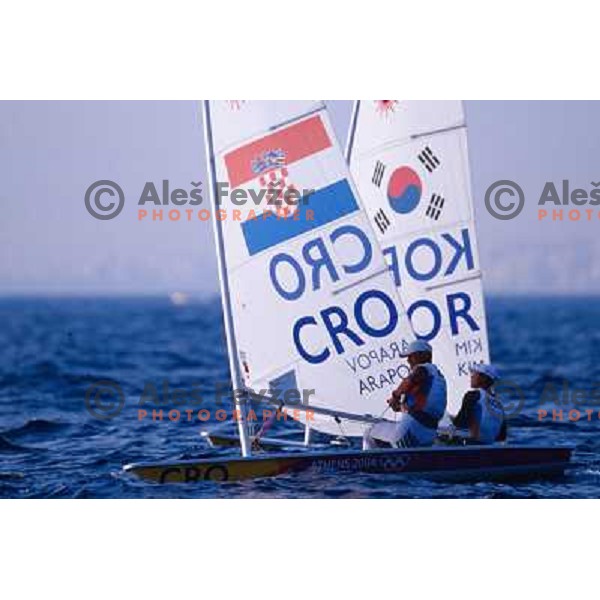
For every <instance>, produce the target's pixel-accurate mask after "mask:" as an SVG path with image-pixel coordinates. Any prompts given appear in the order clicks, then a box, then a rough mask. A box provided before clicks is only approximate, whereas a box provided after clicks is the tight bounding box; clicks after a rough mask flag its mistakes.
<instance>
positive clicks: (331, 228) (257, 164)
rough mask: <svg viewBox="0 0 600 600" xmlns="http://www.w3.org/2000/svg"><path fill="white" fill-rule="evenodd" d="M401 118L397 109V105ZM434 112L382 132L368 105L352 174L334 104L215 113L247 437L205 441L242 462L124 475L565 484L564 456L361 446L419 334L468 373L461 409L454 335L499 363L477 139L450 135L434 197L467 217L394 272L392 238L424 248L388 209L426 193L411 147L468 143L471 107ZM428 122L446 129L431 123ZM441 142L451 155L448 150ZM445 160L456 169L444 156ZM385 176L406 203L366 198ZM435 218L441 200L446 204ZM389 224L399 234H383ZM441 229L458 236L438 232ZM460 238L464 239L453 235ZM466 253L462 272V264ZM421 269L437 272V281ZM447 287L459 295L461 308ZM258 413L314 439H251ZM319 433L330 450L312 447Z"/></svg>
mask: <svg viewBox="0 0 600 600" xmlns="http://www.w3.org/2000/svg"><path fill="white" fill-rule="evenodd" d="M384 102H396V101H384ZM400 108H401V107H400V106H396V105H394V110H400ZM440 108H441V109H442V110H436V109H434V108H433V107H429V106H428V107H425V108H424V107H420V108H416V112H415V115H419V116H418V117H415V119H414V121H415V123H416V124H413V123H412V121H410V120H409V121H410V123H411V124H410V126H406V128H405V130H402V129H394V128H389V127H388V128H387V129H386V128H385V127H383V128H379V129H377V125H378V123H377V122H373V123H371V122H370V121H369V119H371V120H373V118H374V115H375V117H376V116H377V114H375V113H374V114H370V112H369V111H362V109H361V108H360V104H358V103H357V105H356V107H355V110H354V114H353V121H352V129H351V132H350V142H349V144H348V153H347V154H348V156H347V157H348V159H349V165H350V167H349V166H348V163H347V162H346V157H345V156H344V154H343V152H342V150H341V148H340V147H339V144H338V142H337V140H336V137H335V134H334V131H333V128H332V125H331V123H330V120H329V117H328V114H327V110H326V107H325V105H324V103H323V102H320V101H297V102H276V101H239V100H236V101H205V102H204V103H203V109H204V127H205V139H206V144H207V158H208V166H209V174H210V180H211V195H212V198H213V200H214V205H213V208H214V210H213V211H212V214H213V227H214V233H215V241H216V246H217V259H218V267H219V279H220V286H221V298H222V303H223V314H224V324H225V332H226V339H227V350H228V356H229V365H230V372H231V377H232V386H233V394H232V395H233V398H234V400H235V404H236V419H235V426H236V427H237V434H236V435H232V434H227V433H221V432H220V431H219V430H216V431H209V432H207V433H206V439H207V440H208V441H209V442H210V444H211V445H213V446H224V445H231V444H233V445H239V447H240V450H241V456H232V455H231V454H230V453H229V452H227V453H225V452H219V451H215V452H213V453H211V454H210V455H208V456H206V457H200V458H198V459H191V460H183V461H172V462H160V463H137V464H131V465H126V466H125V467H124V469H125V471H126V472H128V473H130V474H133V475H135V476H137V477H141V478H144V479H149V480H152V481H157V482H160V483H171V482H198V481H203V480H219V481H231V480H239V479H251V478H259V477H271V476H276V475H280V474H284V473H292V472H297V471H302V470H306V469H313V470H316V471H319V472H323V471H326V472H329V471H334V472H335V471H339V470H343V471H359V472H369V473H394V474H405V475H419V476H427V477H431V478H442V479H455V478H460V479H475V480H479V479H487V478H507V477H508V478H513V477H519V478H522V477H531V476H533V477H540V476H543V475H552V476H554V475H556V474H559V473H562V472H563V471H564V469H565V468H566V466H567V465H568V463H569V460H570V454H571V450H570V449H569V448H559V447H556V448H548V447H535V448H532V447H522V446H495V447H483V446H478V447H475V446H468V445H453V446H444V445H438V446H435V447H432V448H409V449H376V450H368V451H363V450H362V449H361V448H360V446H358V445H357V443H356V440H360V439H361V437H362V435H363V434H364V432H365V430H366V429H367V428H368V427H371V426H372V425H373V423H376V422H379V421H380V420H382V419H384V420H393V418H394V416H393V413H391V414H390V412H389V411H388V405H387V399H388V398H389V397H390V395H391V393H392V391H393V390H394V389H395V388H396V387H397V386H398V385H399V383H400V382H401V381H402V379H403V378H404V377H405V376H406V374H407V373H408V366H407V364H406V362H405V361H404V359H403V358H402V356H401V355H402V354H403V352H404V350H405V349H406V347H407V345H408V344H409V343H410V342H411V341H412V340H414V339H415V337H417V336H418V337H420V338H426V339H430V340H431V341H432V344H433V345H434V351H435V352H436V355H437V354H438V352H439V355H440V356H441V357H443V364H444V367H451V368H452V369H453V371H452V372H453V373H457V375H456V376H454V375H453V376H452V377H450V387H451V388H452V389H453V391H454V392H455V398H456V399H455V400H453V401H451V404H450V405H451V407H456V402H457V401H458V398H459V396H458V394H459V392H461V391H464V389H466V386H465V385H463V383H464V382H463V381H462V380H461V371H460V369H461V368H463V367H462V364H458V362H457V360H456V357H455V356H453V355H452V354H451V353H450V349H452V348H454V345H455V344H457V343H458V344H462V345H463V346H464V347H465V348H469V350H468V352H467V353H468V357H467V358H468V360H467V361H466V362H467V363H468V361H482V360H487V353H488V342H487V333H486V328H485V315H484V313H483V297H482V293H481V281H480V279H481V276H480V272H479V268H478V266H477V265H476V262H475V258H476V256H477V253H476V248H475V236H474V227H473V217H472V212H469V206H472V203H471V200H470V195H469V194H468V193H467V192H468V190H467V188H466V187H464V186H468V161H466V158H465V157H466V146H465V144H466V140H462V139H460V140H458V142H457V141H456V140H454V139H453V140H452V141H451V142H449V143H448V144H447V145H445V146H443V147H444V155H445V156H447V157H448V159H447V160H448V161H449V165H448V167H447V168H446V169H445V171H444V173H445V177H447V178H448V180H444V182H445V184H444V185H442V184H441V183H440V188H439V190H438V192H436V193H437V194H446V195H447V194H448V192H447V190H449V189H453V190H457V191H460V190H461V187H460V186H461V185H463V187H464V189H463V190H462V191H464V192H465V193H464V194H463V196H462V202H463V204H461V205H460V208H458V204H457V205H456V206H455V207H454V208H453V213H452V214H453V215H458V217H457V218H454V217H450V216H449V215H450V211H447V212H446V213H445V214H443V215H441V216H440V217H438V218H437V219H434V220H435V221H437V227H436V226H434V225H433V224H430V223H428V231H427V233H428V235H429V236H430V239H431V240H433V241H431V242H430V243H425V242H423V243H421V245H422V246H423V248H421V247H419V248H416V249H415V250H412V251H411V252H412V255H413V256H414V257H415V261H414V264H410V268H411V269H412V271H411V273H412V274H413V275H416V276H415V277H413V279H414V280H415V281H414V282H409V280H408V279H407V278H406V277H405V276H404V274H403V273H402V274H400V272H398V274H396V275H395V274H394V269H393V268H391V266H393V261H392V265H391V266H390V264H389V255H390V253H391V252H392V250H388V249H387V247H386V242H387V241H389V242H390V243H391V245H390V247H391V248H393V249H394V251H400V252H403V253H404V254H403V256H405V255H406V253H407V250H406V244H408V245H409V247H414V245H415V241H414V240H415V239H421V238H419V237H414V236H421V237H422V235H423V230H422V228H421V229H420V228H419V226H418V225H417V224H416V221H415V224H413V225H409V226H408V227H406V224H405V223H402V222H401V221H400V219H398V220H395V219H394V215H393V214H392V210H393V207H394V206H396V207H399V208H400V210H399V211H396V212H398V213H399V214H400V215H406V214H408V213H411V212H414V215H410V214H409V216H408V221H410V219H414V216H415V215H416V214H417V212H416V211H417V209H418V210H421V209H422V208H424V207H423V206H420V204H421V201H422V198H424V197H425V196H424V195H425V194H426V193H429V191H430V189H429V187H426V186H425V184H424V183H423V180H422V179H421V180H418V181H417V179H416V177H418V175H419V172H418V171H417V169H416V168H413V167H410V164H412V163H409V161H408V154H410V153H411V152H413V150H415V148H413V146H412V145H411V144H412V143H413V141H414V140H415V139H418V140H419V144H420V143H422V142H427V141H428V139H429V137H431V136H434V135H435V136H438V137H439V136H443V135H444V132H446V133H447V134H452V135H453V134H454V133H455V132H459V135H460V131H461V127H463V125H462V120H461V119H462V117H461V114H462V113H461V112H460V111H458V112H457V111H456V109H455V107H450V106H443V107H440ZM421 109H422V110H421ZM453 110H454V113H453V112H452V111H453ZM386 111H387V113H389V112H390V111H389V109H386ZM419 111H421V112H419ZM371 112H373V111H371ZM431 115H434V116H436V118H438V121H436V122H432V121H431V122H430V119H429V117H430V116H431ZM421 117H422V118H421ZM384 118H388V119H389V118H390V114H386V115H384ZM419 119H421V120H420V121H419ZM404 122H405V123H406V122H407V121H406V120H405V121H404ZM413 125H414V127H413ZM417 125H418V126H417ZM390 131H391V134H390ZM386 136H387V137H386ZM411 136H417V137H415V138H412V137H411ZM431 145H433V142H431V143H430V144H429V146H428V147H430V146H431ZM438 145H439V146H440V147H442V144H441V142H440V143H439V144H438V143H437V142H436V144H435V147H436V148H437V147H438ZM398 147H401V148H402V151H401V152H405V154H406V156H404V155H402V156H401V152H400V151H399V150H398ZM430 149H431V148H430ZM390 152H391V154H389V155H388V153H390ZM398 152H400V154H398ZM419 155H420V153H418V154H417V160H419V158H418V156H419ZM451 157H454V158H452V160H454V159H456V161H458V162H457V163H456V164H452V163H450V160H451ZM396 159H398V160H401V162H402V164H403V165H404V164H405V166H406V169H405V170H404V171H402V172H401V173H400V175H401V177H400V180H399V181H398V176H397V175H394V174H393V173H394V172H395V171H392V166H391V165H392V162H393V161H396V162H397V160H396ZM424 160H426V163H424V165H425V166H424V168H425V169H426V170H427V167H428V165H429V166H430V167H431V166H432V165H433V164H435V163H436V161H438V162H439V161H440V159H439V157H438V156H437V155H436V154H433V155H429V153H427V154H426V155H424ZM373 161H375V162H373ZM465 161H466V162H465ZM388 164H389V166H388ZM380 165H383V166H380ZM388 169H389V171H392V174H391V176H390V175H388V174H387V173H386V170H388ZM461 169H462V170H461ZM465 169H466V170H465ZM369 171H370V178H369V177H367V175H366V173H367V172H369ZM409 171H410V172H409ZM465 174H466V175H465ZM352 175H354V177H353V176H352ZM390 177H391V178H390ZM411 177H412V179H411ZM452 177H454V179H452ZM465 177H466V179H465ZM386 178H387V179H386ZM379 179H381V181H380V183H381V184H383V183H385V186H387V187H386V189H391V190H392V192H393V195H394V201H393V202H394V203H396V204H393V203H392V200H390V199H389V197H388V198H387V199H386V198H385V196H384V197H383V200H382V196H381V194H378V193H377V191H378V190H372V189H370V188H369V183H368V181H369V180H370V181H371V184H372V182H373V181H374V180H379ZM441 180H442V179H440V181H441ZM450 180H451V182H450V183H448V181H450ZM355 182H356V184H355ZM465 182H466V183H465ZM432 185H433V184H432ZM394 186H395V187H394ZM411 186H412V187H411ZM375 187H376V188H380V187H381V186H380V185H379V186H375ZM431 189H433V187H432V188H431ZM432 193H433V192H432ZM417 196H419V197H418V198H417V199H415V198H416V197H417ZM365 198H366V200H365ZM386 202H387V203H388V205H386V208H385V210H384V214H383V215H382V214H381V213H382V210H383V209H382V203H383V204H385V203H386ZM423 202H424V201H423ZM415 203H416V206H415V207H413V209H411V210H407V207H409V206H411V205H412V204H415ZM387 206H392V210H390V209H389V207H387ZM427 208H429V207H427ZM435 209H436V210H443V206H441V207H440V203H439V202H438V205H436V206H435ZM425 210H427V209H425ZM403 211H404V212H403ZM446 214H447V215H448V216H446ZM428 218H429V217H428ZM421 220H422V219H421ZM382 223H386V224H387V225H386V227H385V228H384V231H383V232H382V231H381V230H382V227H381V224H382ZM430 225H431V227H429V226H430ZM442 225H443V227H449V228H450V229H448V231H442V229H441V228H440V227H441V226H442ZM457 231H458V233H457ZM386 232H387V235H386ZM464 232H466V233H464ZM459 234H460V235H462V236H463V237H462V238H460V237H459V238H452V241H450V240H449V236H450V235H459ZM465 236H467V238H468V239H467V238H465ZM444 241H445V242H446V243H448V244H449V245H450V246H451V248H454V251H455V256H454V257H450V258H449V259H448V260H449V261H450V264H449V265H448V264H445V265H443V267H442V266H440V265H438V264H437V263H438V254H439V253H440V252H442V251H441V250H440V251H439V252H436V251H435V250H433V251H432V245H433V244H434V243H439V244H441V243H442V242H444ZM461 243H462V246H461ZM410 244H413V246H410ZM466 244H469V247H468V248H465V245H466ZM417 250H419V252H417ZM422 250H425V251H429V252H433V259H434V264H433V266H431V265H429V266H428V265H427V256H425V257H424V258H423V257H421V251H422ZM469 253H470V254H469ZM463 257H464V262H466V266H463V265H461V264H458V263H459V262H460V261H461V260H463ZM443 258H444V256H442V257H441V259H443ZM386 259H387V260H386ZM441 259H440V260H441ZM434 267H435V268H434ZM434 271H435V273H434ZM467 271H468V272H467ZM425 273H430V274H431V277H429V279H428V280H426V281H425V280H424V279H423V275H424V274H425ZM434 275H435V276H434ZM399 276H400V278H401V280H400V281H399ZM444 277H449V280H445V279H444ZM457 286H458V287H457ZM465 290H467V291H466V292H465ZM467 293H468V294H469V297H470V304H469V305H468V306H467V300H466V299H465V294H467ZM461 294H462V296H461ZM448 295H450V296H451V297H452V298H454V299H455V300H453V301H452V302H453V304H450V303H449V301H448V300H447V298H446V297H447V296H448ZM425 296H427V297H425ZM444 298H446V304H445V307H446V312H445V313H443V314H442V311H441V306H442V305H443V302H442V300H444ZM427 302H429V303H430V304H426V303H427ZM423 307H429V309H430V314H429V315H427V314H423V313H425V312H426V311H424V310H423ZM431 307H434V308H431ZM434 309H435V310H438V312H440V315H439V316H438V317H436V316H433V317H432V316H431V313H432V312H433V310H434ZM471 320H473V321H474V322H475V324H476V328H474V329H475V331H474V332H473V331H472V332H470V333H468V334H467V333H465V334H463V333H462V332H461V333H460V335H457V334H455V333H454V331H455V329H456V326H457V323H458V321H462V325H464V321H466V322H467V324H471ZM428 327H429V331H426V330H427V328H428ZM454 338H460V339H454ZM463 346H461V347H463ZM457 347H458V346H457ZM460 358H461V360H462V358H463V357H462V356H461V357H460ZM455 363H456V364H455ZM457 369H458V370H457ZM467 369H468V364H467ZM257 407H258V409H259V410H260V411H261V412H262V413H263V415H265V414H268V415H269V417H268V418H267V419H266V422H267V423H270V422H272V421H273V419H274V415H276V414H278V413H279V412H280V411H282V410H285V409H289V411H290V412H291V414H293V418H294V419H295V420H296V421H297V422H298V423H299V425H300V426H301V427H302V428H303V439H302V440H300V441H290V440H289V439H288V438H286V437H276V438H272V439H270V438H267V437H266V436H265V435H264V434H263V430H264V429H265V427H264V423H263V427H262V428H261V430H260V431H259V432H258V433H256V432H255V420H256V412H257ZM251 415H254V418H251ZM315 432H316V433H318V434H319V436H321V439H322V438H323V437H325V439H326V440H329V442H325V443H324V442H323V441H320V442H318V443H316V442H314V441H313V439H312V437H313V436H312V434H313V433H315ZM257 449H258V450H257Z"/></svg>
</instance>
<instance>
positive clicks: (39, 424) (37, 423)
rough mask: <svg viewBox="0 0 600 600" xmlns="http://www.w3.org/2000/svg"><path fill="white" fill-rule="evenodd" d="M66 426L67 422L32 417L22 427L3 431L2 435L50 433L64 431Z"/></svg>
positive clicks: (21, 435) (18, 435)
mask: <svg viewBox="0 0 600 600" xmlns="http://www.w3.org/2000/svg"><path fill="white" fill-rule="evenodd" d="M66 427H68V425H67V424H66V423H60V422H57V421H49V420H47V419H30V420H29V421H26V422H25V424H24V425H21V426H20V427H15V428H13V429H8V430H6V431H3V432H2V435H4V436H7V437H9V438H20V437H24V436H30V435H48V434H52V433H56V432H57V431H62V430H63V429H65V428H66Z"/></svg>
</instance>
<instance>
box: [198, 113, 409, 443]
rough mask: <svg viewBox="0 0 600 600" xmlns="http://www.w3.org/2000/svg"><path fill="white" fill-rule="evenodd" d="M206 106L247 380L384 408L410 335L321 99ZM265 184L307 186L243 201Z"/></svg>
mask: <svg viewBox="0 0 600 600" xmlns="http://www.w3.org/2000/svg"><path fill="white" fill-rule="evenodd" d="M205 109H206V111H207V114H206V116H207V117H208V118H209V120H210V122H211V128H210V129H211V132H212V139H213V147H214V160H215V173H216V179H217V181H218V182H219V183H218V185H217V187H218V188H220V189H221V190H222V191H221V194H220V196H221V198H220V202H221V204H220V206H221V209H222V211H223V212H222V215H221V219H222V220H221V221H220V224H221V230H222V233H223V239H224V248H225V257H224V259H225V263H226V265H227V268H226V277H227V283H228V286H227V287H228V290H229V292H228V293H229V294H230V303H231V313H232V320H233V331H232V332H231V335H233V336H234V337H235V341H236V344H235V347H236V348H237V352H238V354H239V356H238V357H236V358H237V360H238V361H239V365H241V371H242V372H243V374H244V377H245V383H246V385H247V386H248V387H251V388H252V389H254V390H255V391H260V390H267V389H271V390H274V391H276V392H277V393H284V392H286V393H287V394H288V399H289V398H290V397H291V396H290V395H289V394H290V393H291V392H290V391H289V390H293V389H297V390H299V391H300V392H301V393H304V394H305V396H306V397H307V399H308V402H309V403H310V404H311V405H312V406H319V407H325V408H330V409H334V410H340V411H344V412H347V413H354V414H362V415H373V416H378V415H380V414H381V413H383V412H384V411H385V409H386V407H387V404H386V400H387V399H388V398H389V397H390V394H391V391H392V389H394V388H395V387H396V386H397V385H398V384H399V383H400V381H401V379H402V377H403V376H405V374H406V369H407V367H406V364H405V362H404V361H403V360H402V359H401V358H400V356H399V354H400V352H401V351H402V349H403V348H404V347H405V345H406V343H408V342H409V341H410V340H411V339H413V334H412V331H411V329H410V324H409V322H408V318H407V315H406V312H405V310H403V308H402V306H401V304H400V302H399V300H398V294H397V290H396V288H395V285H394V282H393V280H392V278H391V276H390V273H389V269H388V268H387V265H386V264H385V260H384V257H383V254H382V252H381V250H380V248H379V246H378V244H377V241H376V238H375V235H374V232H373V230H372V227H371V224H370V222H369V219H368V217H367V215H366V213H365V211H364V209H363V207H362V205H361V202H360V199H359V197H358V194H357V192H356V189H355V187H354V185H353V183H352V181H351V179H350V177H349V171H348V167H347V165H346V162H345V160H344V156H343V153H342V151H341V149H340V148H339V146H338V144H337V142H336V140H335V135H334V132H333V129H332V127H331V125H330V122H329V118H328V116H327V113H326V110H325V108H324V105H323V104H322V103H320V102H254V101H211V102H209V103H206V104H205ZM265 187H266V188H269V189H279V190H287V191H288V192H289V191H290V190H296V192H300V193H302V192H303V191H304V190H312V192H311V193H310V194H308V196H305V197H304V198H303V200H302V201H301V202H300V203H299V204H298V205H297V207H293V208H292V210H288V211H282V207H277V206H269V205H267V200H266V199H265V198H263V199H262V201H260V200H259V201H258V203H257V202H256V201H255V200H252V199H251V200H250V201H248V200H246V201H245V202H244V201H243V200H241V196H242V194H244V193H246V195H247V197H248V196H249V195H250V192H252V193H254V194H255V196H254V197H255V198H257V194H258V195H260V193H261V190H264V189H265ZM225 192H227V193H225ZM278 209H279V212H278ZM309 390H314V393H311V394H310V395H309V394H308V391H309ZM265 408H271V407H265ZM259 418H260V417H259ZM310 426H311V427H312V428H315V429H318V430H321V431H324V432H327V433H331V434H339V433H344V434H346V435H361V434H362V433H363V430H364V428H365V427H366V425H365V424H364V423H361V422H355V421H344V422H343V423H339V422H337V420H336V419H334V418H332V417H330V416H324V415H314V416H313V418H312V420H311V421H310Z"/></svg>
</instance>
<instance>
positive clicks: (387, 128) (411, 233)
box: [347, 100, 489, 414]
mask: <svg viewBox="0 0 600 600" xmlns="http://www.w3.org/2000/svg"><path fill="white" fill-rule="evenodd" d="M347 158H348V161H349V165H350V171H351V173H352V176H353V178H354V181H355V183H356V186H357V188H358V190H359V193H360V195H361V198H362V200H363V202H364V204H365V207H366V210H367V212H368V214H369V216H370V218H371V220H372V222H373V224H374V226H375V231H376V233H377V237H378V240H379V243H380V244H381V247H382V250H383V253H384V255H385V257H386V260H387V261H388V264H389V265H390V269H391V271H392V274H393V276H394V279H395V282H396V284H397V285H398V287H399V290H400V296H401V298H402V301H403V303H404V305H405V306H406V307H407V309H408V314H409V316H410V319H411V322H412V325H413V328H414V331H415V333H416V335H417V336H418V337H421V338H424V339H426V340H428V341H429V342H430V343H431V344H432V346H433V349H434V361H435V362H436V363H437V364H438V365H439V366H440V368H441V369H442V371H443V372H444V374H445V376H446V379H447V380H448V394H449V396H448V411H449V412H450V413H451V414H455V413H456V412H457V411H458V409H459V408H460V401H461V398H462V395H463V393H464V392H465V390H466V389H468V387H469V366H470V365H471V364H473V363H476V362H487V361H488V360H489V347H488V334H487V327H486V320H485V307H484V299H483V292H482V283H481V271H480V266H479V253H478V251H477V240H476V235H475V226H474V215H473V201H472V197H471V188H470V176H469V160H468V153H467V129H466V124H465V118H464V113H463V107H462V103H461V102H458V101H405V100H401V101H399V100H378V101H360V102H357V103H356V104H355V108H354V113H353V118H352V124H351V130H350V133H349V137H348V146H347Z"/></svg>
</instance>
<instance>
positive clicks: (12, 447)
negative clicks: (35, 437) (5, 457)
mask: <svg viewBox="0 0 600 600" xmlns="http://www.w3.org/2000/svg"><path fill="white" fill-rule="evenodd" d="M0 452H5V453H8V452H32V449H31V448H26V447H25V446H19V445H18V444H15V443H14V442H11V441H10V440H8V439H6V438H5V437H4V436H2V435H0Z"/></svg>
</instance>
